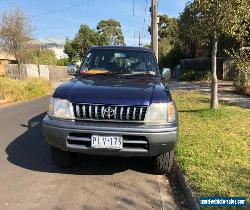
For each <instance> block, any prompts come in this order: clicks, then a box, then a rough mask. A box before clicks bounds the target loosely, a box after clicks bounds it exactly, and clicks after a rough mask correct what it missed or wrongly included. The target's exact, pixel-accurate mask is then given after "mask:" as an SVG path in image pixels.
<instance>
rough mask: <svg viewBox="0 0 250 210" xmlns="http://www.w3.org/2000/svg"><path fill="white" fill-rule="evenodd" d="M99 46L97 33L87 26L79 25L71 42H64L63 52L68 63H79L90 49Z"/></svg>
mask: <svg viewBox="0 0 250 210" xmlns="http://www.w3.org/2000/svg"><path fill="white" fill-rule="evenodd" d="M95 45H99V35H98V33H97V32H96V31H95V30H93V29H91V28H90V27H89V26H87V25H80V29H79V31H78V33H77V34H76V36H75V38H74V39H73V40H69V39H67V40H66V44H65V48H64V52H65V53H66V54H67V55H68V57H69V60H70V62H77V61H80V60H81V59H82V58H83V57H84V55H85V54H86V52H87V51H88V50H89V48H90V47H92V46H95Z"/></svg>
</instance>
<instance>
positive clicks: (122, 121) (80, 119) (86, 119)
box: [75, 118, 144, 123]
mask: <svg viewBox="0 0 250 210" xmlns="http://www.w3.org/2000/svg"><path fill="white" fill-rule="evenodd" d="M75 120H77V121H97V122H120V123H144V121H143V120H120V119H116V120H115V119H95V118H91V119H90V118H75Z"/></svg>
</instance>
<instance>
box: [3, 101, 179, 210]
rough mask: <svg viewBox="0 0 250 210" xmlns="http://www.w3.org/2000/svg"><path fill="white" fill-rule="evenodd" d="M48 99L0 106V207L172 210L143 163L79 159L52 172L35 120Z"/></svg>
mask: <svg viewBox="0 0 250 210" xmlns="http://www.w3.org/2000/svg"><path fill="white" fill-rule="evenodd" d="M47 104H48V97H43V98H40V99H37V100H35V101H32V102H28V103H19V104H15V105H9V106H4V107H0V209H168V210H171V209H176V208H177V207H176V204H175V201H174V198H173V195H172V191H171V188H170V187H169V183H168V180H167V179H166V178H165V177H164V176H156V175H154V174H153V171H152V165H151V164H152V163H151V162H150V161H149V160H146V159H138V158H115V157H91V156H83V155H82V156H81V157H80V161H79V164H78V166H76V167H75V168H72V169H63V170H62V169H58V168H57V167H56V166H55V165H54V164H53V163H52V160H51V157H50V153H49V147H48V145H47V143H46V142H45V140H44V138H43V135H42V130H41V120H42V118H43V117H44V116H45V110H46V108H47Z"/></svg>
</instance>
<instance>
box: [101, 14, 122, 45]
mask: <svg viewBox="0 0 250 210" xmlns="http://www.w3.org/2000/svg"><path fill="white" fill-rule="evenodd" d="M96 29H97V32H98V34H99V36H100V45H124V36H123V33H122V29H121V24H120V23H119V22H118V21H116V20H114V19H109V20H101V21H100V22H99V23H98V25H97V27H96Z"/></svg>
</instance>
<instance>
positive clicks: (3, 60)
mask: <svg viewBox="0 0 250 210" xmlns="http://www.w3.org/2000/svg"><path fill="white" fill-rule="evenodd" d="M9 63H16V59H15V57H14V56H12V55H10V54H8V53H5V52H0V64H9Z"/></svg>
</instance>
